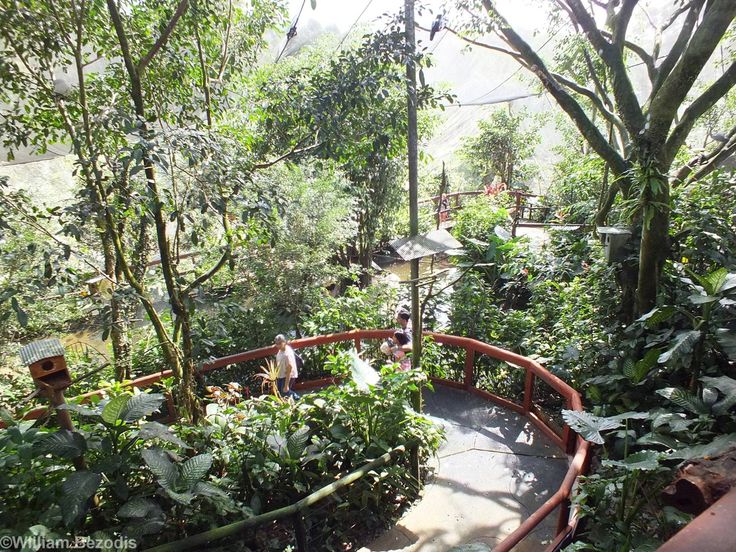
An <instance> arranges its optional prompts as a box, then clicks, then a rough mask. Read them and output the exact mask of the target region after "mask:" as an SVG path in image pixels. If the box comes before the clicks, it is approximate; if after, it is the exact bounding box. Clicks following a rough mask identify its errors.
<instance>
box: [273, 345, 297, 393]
mask: <svg viewBox="0 0 736 552" xmlns="http://www.w3.org/2000/svg"><path fill="white" fill-rule="evenodd" d="M274 343H275V344H276V347H277V348H278V352H277V353H276V366H277V367H278V369H279V374H278V378H277V379H276V387H277V388H278V390H279V394H280V395H281V396H282V397H291V398H293V399H294V400H297V399H299V395H298V394H297V393H296V392H294V391H293V390H292V389H291V383H292V382H293V381H294V380H296V378H297V377H299V371H298V368H297V365H296V355H295V354H294V349H292V348H291V345H289V342H288V340H287V339H286V337H285V336H284V335H283V334H279V335H277V336H276V338H275V339H274Z"/></svg>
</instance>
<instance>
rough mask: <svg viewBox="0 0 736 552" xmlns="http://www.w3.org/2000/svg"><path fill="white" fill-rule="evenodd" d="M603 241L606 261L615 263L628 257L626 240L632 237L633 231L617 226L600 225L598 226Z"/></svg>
mask: <svg viewBox="0 0 736 552" xmlns="http://www.w3.org/2000/svg"><path fill="white" fill-rule="evenodd" d="M596 230H597V231H598V235H599V236H600V237H601V242H602V243H603V251H604V253H605V256H606V261H608V262H609V263H615V262H620V261H623V260H624V259H625V258H626V248H625V245H626V242H628V241H629V238H631V232H630V231H629V230H626V229H624V228H617V227H615V226H599V227H597V228H596Z"/></svg>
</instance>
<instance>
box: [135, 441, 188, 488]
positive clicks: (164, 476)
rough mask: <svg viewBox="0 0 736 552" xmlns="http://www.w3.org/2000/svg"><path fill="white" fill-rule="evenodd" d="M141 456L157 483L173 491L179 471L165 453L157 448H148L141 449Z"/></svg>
mask: <svg viewBox="0 0 736 552" xmlns="http://www.w3.org/2000/svg"><path fill="white" fill-rule="evenodd" d="M141 456H142V457H143V461H144V462H145V463H146V465H147V466H148V469H149V470H151V472H152V473H153V475H154V476H155V477H156V481H158V484H159V485H161V487H163V488H164V489H165V490H167V491H175V490H176V487H177V483H178V481H179V473H178V471H177V469H176V465H174V463H173V462H172V461H171V460H169V457H168V456H167V454H166V453H165V452H164V451H163V450H161V449H159V448H150V449H145V450H144V451H142V452H141Z"/></svg>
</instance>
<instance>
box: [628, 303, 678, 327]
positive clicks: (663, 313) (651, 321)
mask: <svg viewBox="0 0 736 552" xmlns="http://www.w3.org/2000/svg"><path fill="white" fill-rule="evenodd" d="M675 312H676V309H675V307H655V308H654V309H652V310H650V311H649V312H648V313H646V314H644V315H642V316H641V317H640V318H639V319H638V320H637V322H644V323H645V324H646V326H647V328H655V327H657V326H658V325H659V324H661V323H662V322H666V321H667V320H669V319H670V318H672V315H673V314H675Z"/></svg>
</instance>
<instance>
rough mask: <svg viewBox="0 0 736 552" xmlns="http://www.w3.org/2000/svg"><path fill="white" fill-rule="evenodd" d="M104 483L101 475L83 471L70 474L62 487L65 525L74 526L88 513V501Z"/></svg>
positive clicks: (61, 501) (61, 503) (62, 507)
mask: <svg viewBox="0 0 736 552" xmlns="http://www.w3.org/2000/svg"><path fill="white" fill-rule="evenodd" d="M100 483H102V476H101V475H100V474H99V473H95V472H91V471H86V470H81V471H75V472H72V473H70V474H69V476H68V477H67V478H66V480H65V481H64V483H63V484H62V486H61V491H62V497H61V499H60V505H61V509H62V514H63V517H64V523H66V524H67V525H72V524H73V523H74V522H75V521H77V520H78V519H80V518H81V517H82V516H83V515H84V513H85V512H86V511H87V507H88V504H87V501H88V500H89V499H90V497H91V496H92V495H94V494H95V493H96V492H97V489H98V488H99V486H100Z"/></svg>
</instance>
